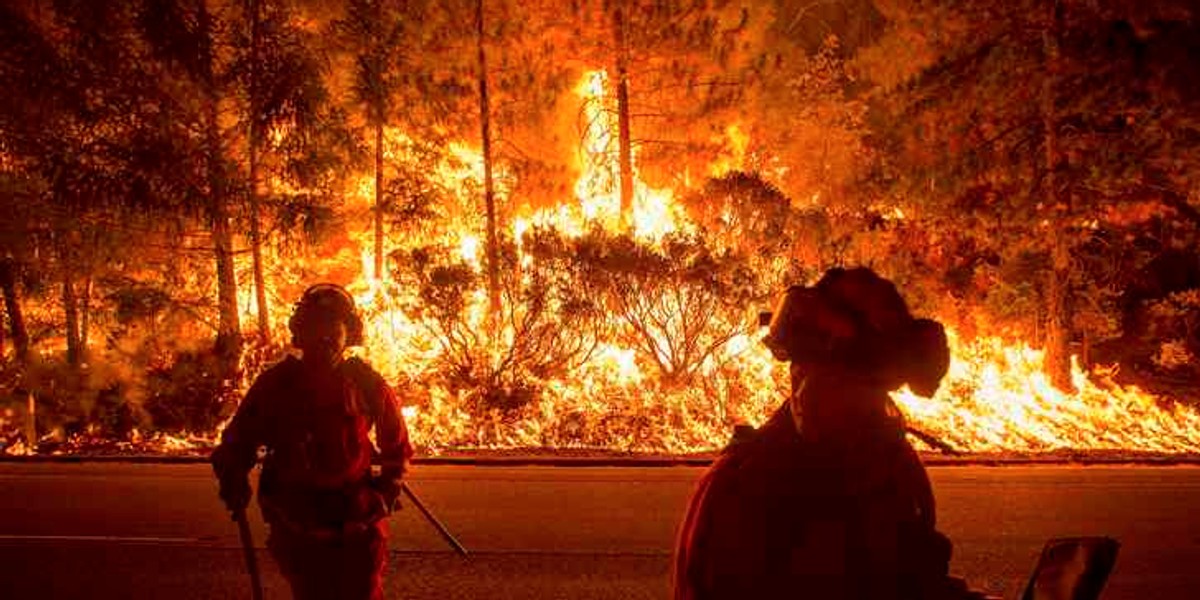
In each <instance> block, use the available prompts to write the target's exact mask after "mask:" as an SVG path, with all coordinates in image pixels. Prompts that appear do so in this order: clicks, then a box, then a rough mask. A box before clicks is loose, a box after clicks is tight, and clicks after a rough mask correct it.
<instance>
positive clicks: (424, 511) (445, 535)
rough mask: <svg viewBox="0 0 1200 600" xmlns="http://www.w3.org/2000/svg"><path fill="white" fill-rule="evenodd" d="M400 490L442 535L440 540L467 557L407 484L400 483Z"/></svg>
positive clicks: (461, 547)
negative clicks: (443, 540)
mask: <svg viewBox="0 0 1200 600" xmlns="http://www.w3.org/2000/svg"><path fill="white" fill-rule="evenodd" d="M400 489H401V490H402V491H403V492H404V495H405V496H408V499H409V500H410V501H411V502H412V503H413V506H415V507H417V510H419V511H421V514H422V515H425V519H426V520H427V521H429V522H430V523H431V524H433V526H434V528H435V529H437V530H438V533H440V534H442V538H443V539H445V540H446V542H447V543H448V544H450V546H451V547H452V548H454V551H455V552H458V554H459V555H460V556H467V549H466V548H464V547H463V545H462V544H460V543H459V542H458V540H456V539H454V535H453V534H451V533H450V530H448V529H446V526H445V525H442V522H441V521H439V520H438V519H437V517H435V516H433V513H431V512H429V509H428V508H425V505H424V504H423V503H422V502H421V500H420V499H419V498H417V495H416V494H414V493H413V491H412V489H410V488H409V487H408V484H407V483H404V482H400Z"/></svg>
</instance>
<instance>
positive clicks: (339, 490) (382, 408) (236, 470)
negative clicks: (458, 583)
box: [212, 284, 413, 600]
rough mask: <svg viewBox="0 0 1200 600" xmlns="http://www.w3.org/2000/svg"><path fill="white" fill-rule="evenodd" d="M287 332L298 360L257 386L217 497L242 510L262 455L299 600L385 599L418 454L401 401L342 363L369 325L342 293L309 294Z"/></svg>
mask: <svg viewBox="0 0 1200 600" xmlns="http://www.w3.org/2000/svg"><path fill="white" fill-rule="evenodd" d="M288 328H289V329H290V330H291V334H292V345H293V346H294V347H295V348H297V349H298V350H299V351H300V357H299V358H297V357H295V356H288V357H287V358H285V359H284V360H283V361H282V362H279V363H278V364H275V365H273V366H271V367H270V368H268V369H266V370H265V371H263V373H262V374H260V375H259V376H258V377H257V378H256V379H255V381H254V384H253V385H252V386H251V388H250V391H249V392H247V394H246V397H245V398H244V399H243V400H242V402H241V404H240V405H239V407H238V410H237V413H236V414H235V415H234V417H233V419H232V420H231V421H230V422H229V425H228V426H227V427H226V428H225V430H224V432H222V434H221V443H220V445H219V446H218V447H217V448H216V450H214V452H213V454H212V465H213V469H214V471H215V472H216V475H217V480H218V482H219V484H220V496H221V500H222V501H223V502H224V503H225V506H226V507H227V508H228V509H229V510H230V511H233V512H234V513H235V514H239V511H244V510H245V509H246V507H247V505H248V504H249V502H250V498H251V495H252V491H251V487H250V481H249V472H250V470H251V469H252V468H253V467H254V464H255V462H256V457H257V454H258V451H259V449H260V448H265V450H266V453H265V455H264V458H263V467H262V474H261V477H260V478H259V485H258V502H259V506H260V508H261V509H262V514H263V520H264V521H266V523H267V524H268V526H269V528H270V534H269V537H268V540H267V547H268V549H269V550H270V553H271V555H272V557H273V558H274V559H275V561H276V562H277V563H278V564H279V567H280V571H281V572H282V573H283V575H284V577H285V578H286V579H287V580H288V583H289V584H290V585H291V588H292V592H293V595H294V597H296V598H304V599H324V598H328V599H333V598H339V599H348V600H349V599H355V600H376V599H379V598H382V597H383V592H382V574H383V567H384V563H385V557H386V539H385V532H386V528H385V524H384V518H385V517H387V516H388V515H389V514H390V513H391V511H392V510H393V508H394V506H395V504H396V500H397V498H398V496H399V494H400V492H401V487H400V480H401V477H402V476H403V475H404V472H405V470H406V468H407V465H408V461H409V459H410V458H411V457H412V454H413V450H412V446H411V444H410V443H409V439H408V432H407V429H406V427H405V424H404V420H403V418H402V417H401V415H400V412H399V409H398V406H397V401H396V397H395V395H394V393H393V392H392V390H391V388H390V387H389V386H388V385H387V384H386V383H385V381H384V379H383V377H381V376H380V375H379V374H378V373H377V372H376V371H375V370H374V369H372V368H371V367H370V366H369V365H367V363H365V362H363V361H362V360H360V359H357V358H345V357H344V353H345V350H346V348H347V347H348V346H353V345H359V344H361V343H362V340H363V325H362V320H361V319H360V317H359V316H358V311H357V309H356V307H355V304H354V298H353V297H352V296H350V294H349V293H347V292H346V290H344V289H343V288H341V287H339V286H336V285H332V284H319V285H315V286H312V287H310V288H308V289H307V290H306V291H305V292H304V294H303V295H302V296H301V298H300V300H299V301H298V302H297V303H296V306H295V310H294V312H293V314H292V317H291V319H290V320H289V322H288ZM371 429H374V430H375V442H374V445H373V443H372V441H371V439H370V438H369V437H368V433H369V432H370V430H371ZM374 446H377V448H376V447H374ZM376 452H377V453H378V458H379V462H380V463H381V465H382V468H381V470H380V471H379V473H378V474H373V473H372V469H371V459H372V454H373V453H376Z"/></svg>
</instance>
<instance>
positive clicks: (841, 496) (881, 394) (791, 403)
mask: <svg viewBox="0 0 1200 600" xmlns="http://www.w3.org/2000/svg"><path fill="white" fill-rule="evenodd" d="M763 342H764V343H765V344H766V345H767V347H768V348H769V349H770V350H771V352H772V353H773V355H774V356H775V358H777V359H778V360H782V361H788V362H789V363H790V371H791V376H792V393H791V394H790V396H789V397H788V398H787V399H786V400H785V401H784V402H783V403H782V405H781V406H780V407H779V409H778V410H777V411H776V413H775V414H774V416H772V417H771V418H770V419H769V420H768V421H767V422H766V423H765V424H764V425H763V426H762V427H760V428H759V429H758V430H757V431H754V432H753V433H752V434H750V435H748V436H744V437H745V439H743V440H740V441H737V442H736V443H732V444H730V445H729V447H727V448H726V449H725V450H724V451H723V452H722V454H721V456H720V457H719V458H718V459H717V460H716V461H715V462H714V463H713V465H712V467H710V469H709V471H708V472H707V473H706V474H705V475H704V476H703V477H702V478H701V480H700V482H699V483H698V485H697V488H696V490H695V492H694V493H693V496H692V498H691V501H690V503H689V507H688V510H687V513H686V516H685V518H684V522H683V525H682V527H681V529H680V537H679V539H678V543H677V546H676V553H675V563H674V597H675V599H676V600H701V599H703V600H720V599H731V600H732V599H735V598H796V597H803V598H818V599H821V598H830V599H833V598H837V599H863V600H865V599H871V600H877V599H904V600H910V599H912V600H915V599H930V598H937V599H942V598H946V599H961V598H976V597H979V596H978V595H977V594H974V593H972V592H969V591H968V590H967V589H966V586H965V585H964V584H963V582H962V581H961V580H959V579H956V578H952V577H949V576H948V573H947V572H948V566H949V560H950V542H949V540H948V539H947V538H946V537H945V536H943V535H942V534H940V533H938V532H937V530H936V529H935V525H936V513H935V507H934V500H933V492H932V488H931V486H930V484H929V478H928V475H927V474H926V472H925V468H924V466H923V465H922V464H921V461H920V459H919V457H918V456H917V454H916V452H915V451H914V450H913V448H912V446H910V445H909V443H908V441H907V438H906V435H905V431H906V427H905V424H904V419H903V416H902V415H901V413H900V411H899V409H898V408H897V407H896V406H895V404H894V403H893V402H892V400H891V398H890V396H889V392H890V391H892V390H894V389H897V388H899V387H901V386H902V385H908V386H909V387H910V388H911V389H912V390H913V391H914V392H916V393H919V394H923V395H926V396H931V395H932V394H933V393H934V392H935V391H936V390H937V387H938V384H939V382H940V381H941V379H942V377H943V376H944V375H945V373H946V370H947V368H948V366H949V348H948V346H947V340H946V336H945V333H944V331H943V329H942V327H941V325H939V324H938V323H937V322H935V321H932V320H928V319H916V318H913V316H912V315H911V314H910V313H909V310H908V307H907V305H906V303H905V302H904V299H903V298H902V297H901V296H900V294H899V293H898V292H897V291H896V288H895V286H894V285H893V284H892V283H891V282H890V281H888V280H886V279H884V278H882V277H880V276H878V275H876V274H875V273H874V272H873V271H871V270H869V269H865V268H857V269H848V270H847V269H832V270H830V271H828V272H827V273H825V274H824V276H823V277H822V278H821V280H820V281H819V282H817V284H816V285H815V286H813V287H803V286H793V287H791V288H789V289H788V290H787V291H786V293H785V294H784V295H783V297H782V298H781V300H780V303H779V305H778V306H777V307H776V310H775V311H774V312H773V313H772V315H771V321H770V324H769V331H768V333H767V335H766V337H765V338H764V340H763Z"/></svg>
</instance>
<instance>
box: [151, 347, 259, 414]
mask: <svg viewBox="0 0 1200 600" xmlns="http://www.w3.org/2000/svg"><path fill="white" fill-rule="evenodd" d="M220 372H221V363H220V357H218V356H217V355H216V354H215V353H213V352H211V351H195V352H181V353H179V354H177V355H175V357H174V360H173V362H171V363H170V364H165V365H156V366H152V367H150V369H149V370H148V372H147V374H146V388H147V390H146V400H145V409H146V412H147V413H148V414H149V415H150V418H151V420H152V422H153V423H154V426H155V427H156V428H157V429H159V430H161V431H167V432H174V433H178V432H184V431H193V432H194V431H205V432H207V431H213V430H215V429H216V428H217V425H218V424H220V423H221V422H222V421H224V420H225V419H226V418H228V417H229V415H230V414H232V412H233V410H234V408H235V407H236V406H237V401H236V399H235V397H234V396H235V390H233V389H232V388H231V386H229V385H228V384H225V383H223V382H222V381H221V378H220V377H219V376H218V373H220Z"/></svg>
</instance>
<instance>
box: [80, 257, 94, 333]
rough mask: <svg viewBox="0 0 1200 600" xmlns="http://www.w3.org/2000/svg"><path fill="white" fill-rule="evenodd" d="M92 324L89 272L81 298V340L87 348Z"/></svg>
mask: <svg viewBox="0 0 1200 600" xmlns="http://www.w3.org/2000/svg"><path fill="white" fill-rule="evenodd" d="M91 326H92V276H91V274H88V276H87V277H85V278H84V279H83V289H82V290H81V297H80V298H79V342H80V344H81V345H82V346H83V347H84V348H87V345H88V329H89V328H91Z"/></svg>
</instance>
